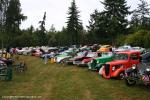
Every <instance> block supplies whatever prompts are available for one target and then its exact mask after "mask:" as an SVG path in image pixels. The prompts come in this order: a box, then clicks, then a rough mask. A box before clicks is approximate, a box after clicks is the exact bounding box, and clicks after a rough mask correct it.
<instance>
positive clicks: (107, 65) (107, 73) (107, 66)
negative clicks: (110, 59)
mask: <svg viewBox="0 0 150 100" xmlns="http://www.w3.org/2000/svg"><path fill="white" fill-rule="evenodd" d="M109 72H110V65H109V64H105V75H106V76H108V75H109Z"/></svg>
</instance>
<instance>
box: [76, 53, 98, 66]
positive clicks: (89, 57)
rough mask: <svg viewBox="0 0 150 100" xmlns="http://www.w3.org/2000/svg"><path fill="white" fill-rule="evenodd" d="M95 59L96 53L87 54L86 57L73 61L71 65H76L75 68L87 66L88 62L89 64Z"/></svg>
mask: <svg viewBox="0 0 150 100" xmlns="http://www.w3.org/2000/svg"><path fill="white" fill-rule="evenodd" d="M97 57H98V53H97V52H88V54H87V55H86V56H83V57H80V58H78V59H75V60H74V61H73V64H74V65H77V66H87V65H88V62H90V61H91V60H93V59H94V58H97Z"/></svg>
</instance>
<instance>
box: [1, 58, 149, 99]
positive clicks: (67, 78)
mask: <svg viewBox="0 0 150 100" xmlns="http://www.w3.org/2000/svg"><path fill="white" fill-rule="evenodd" d="M20 59H21V60H24V61H25V62H26V63H27V67H28V70H27V72H26V73H20V74H17V73H14V74H13V80H12V81H9V82H5V81H0V96H39V98H30V99H27V98H26V99H13V100H148V99H150V87H146V86H143V85H136V86H134V87H127V86H126V85H125V84H124V81H123V80H114V79H111V80H107V79H103V78H101V77H100V76H98V74H97V73H96V72H93V71H90V70H88V69H87V68H82V67H75V66H67V65H61V64H50V63H49V64H47V65H45V64H44V62H43V61H42V59H40V58H36V57H30V56H21V57H20ZM1 99H4V98H2V97H1V98H0V100H1ZM8 100H9V99H8ZM10 100H11V99H10Z"/></svg>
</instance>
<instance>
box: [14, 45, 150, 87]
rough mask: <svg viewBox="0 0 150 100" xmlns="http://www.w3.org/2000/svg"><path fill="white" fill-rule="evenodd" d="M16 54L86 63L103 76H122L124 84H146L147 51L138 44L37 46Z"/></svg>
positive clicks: (148, 71)
mask: <svg viewBox="0 0 150 100" xmlns="http://www.w3.org/2000/svg"><path fill="white" fill-rule="evenodd" d="M29 51H30V52H29ZM16 53H18V54H23V55H32V56H37V57H40V58H42V59H45V58H46V59H47V58H49V59H51V61H52V62H53V63H63V64H68V65H76V66H86V67H88V69H89V70H95V71H98V72H99V74H100V75H101V76H102V77H104V78H106V79H109V78H117V79H125V82H126V84H127V85H128V86H131V85H134V84H135V83H137V82H138V81H142V82H144V84H146V85H147V84H150V67H149V65H150V50H145V49H144V48H141V47H131V46H127V45H125V46H121V47H119V48H114V47H111V46H109V45H103V46H100V45H92V46H83V47H80V48H77V47H75V46H74V47H70V48H68V47H59V48H58V47H37V48H23V49H21V50H20V49H16Z"/></svg>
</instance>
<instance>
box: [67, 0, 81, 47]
mask: <svg viewBox="0 0 150 100" xmlns="http://www.w3.org/2000/svg"><path fill="white" fill-rule="evenodd" d="M68 15H69V17H68V21H67V33H68V40H69V41H70V44H71V45H72V44H79V35H80V33H81V31H82V29H83V27H82V23H81V21H80V20H79V11H78V10H77V6H76V3H75V0H73V1H72V2H71V7H69V12H68Z"/></svg>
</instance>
